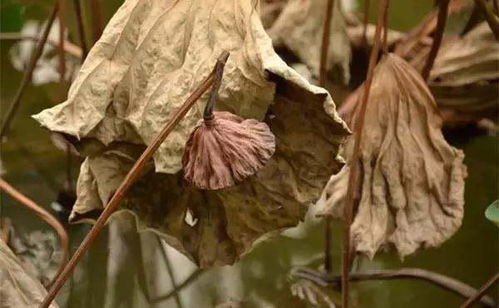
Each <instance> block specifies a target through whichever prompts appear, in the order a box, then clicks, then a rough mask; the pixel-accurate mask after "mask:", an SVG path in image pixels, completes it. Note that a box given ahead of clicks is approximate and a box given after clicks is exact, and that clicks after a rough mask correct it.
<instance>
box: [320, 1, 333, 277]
mask: <svg viewBox="0 0 499 308" xmlns="http://www.w3.org/2000/svg"><path fill="white" fill-rule="evenodd" d="M333 10H334V0H328V1H327V6H326V17H325V18H324V26H323V28H322V44H321V58H320V64H319V65H320V66H319V86H321V87H325V86H326V79H327V56H328V53H329V36H330V33H331V20H332V16H333ZM331 224H332V221H331V218H330V217H326V218H325V225H324V242H325V244H324V268H325V269H326V271H327V272H331V270H332V267H333V264H332V263H333V262H332V254H331V247H332V243H331V242H332V236H331V232H332V231H331Z"/></svg>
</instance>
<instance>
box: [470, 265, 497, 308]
mask: <svg viewBox="0 0 499 308" xmlns="http://www.w3.org/2000/svg"><path fill="white" fill-rule="evenodd" d="M498 280H499V272H497V273H496V274H495V275H494V276H492V278H490V279H489V281H487V282H486V283H485V284H484V285H483V286H482V287H481V288H480V290H478V291H477V292H475V294H474V295H473V296H470V297H469V298H468V300H467V301H466V302H464V303H463V304H462V305H461V308H469V307H471V306H472V305H473V304H475V303H476V302H478V301H480V300H481V299H482V297H483V296H484V295H485V293H486V292H487V290H488V289H490V288H491V287H492V286H493V285H494V284H495V283H496V282H497V281H498Z"/></svg>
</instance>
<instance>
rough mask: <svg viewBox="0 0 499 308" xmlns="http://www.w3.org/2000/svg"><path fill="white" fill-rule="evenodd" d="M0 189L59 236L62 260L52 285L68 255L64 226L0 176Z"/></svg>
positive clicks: (67, 241)
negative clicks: (30, 211) (33, 213)
mask: <svg viewBox="0 0 499 308" xmlns="http://www.w3.org/2000/svg"><path fill="white" fill-rule="evenodd" d="M0 190H1V191H4V192H5V193H6V194H8V195H9V196H11V197H12V198H13V199H14V200H16V201H18V202H19V203H21V204H22V205H24V206H26V207H27V208H28V209H30V210H32V211H33V212H35V214H36V215H37V216H38V217H40V218H41V219H43V220H44V221H45V222H46V223H47V224H49V225H50V226H51V227H52V228H53V229H54V230H55V232H56V233H57V235H58V236H59V242H60V244H61V250H62V261H61V264H60V265H59V269H58V270H57V273H56V275H55V277H54V278H53V280H52V281H51V282H50V284H49V286H50V285H52V284H53V283H54V281H55V280H56V279H57V277H58V276H59V275H60V274H61V272H62V270H63V268H64V265H66V262H67V260H68V257H69V237H68V233H67V232H66V229H64V226H63V225H62V224H61V223H60V222H59V221H58V220H57V219H56V218H55V217H54V216H52V215H51V214H50V213H49V212H47V211H46V210H45V209H44V208H42V207H41V206H39V205H38V204H36V203H35V202H34V201H33V200H31V199H29V198H28V197H26V196H25V195H23V194H22V193H21V192H19V191H18V190H16V189H15V188H14V187H12V186H11V185H10V184H9V183H7V182H6V181H5V180H4V179H2V178H0Z"/></svg>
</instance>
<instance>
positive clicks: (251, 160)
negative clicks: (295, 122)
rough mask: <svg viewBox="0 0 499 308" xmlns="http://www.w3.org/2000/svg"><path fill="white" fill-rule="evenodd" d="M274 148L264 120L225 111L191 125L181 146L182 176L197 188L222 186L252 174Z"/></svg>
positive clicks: (213, 188)
mask: <svg viewBox="0 0 499 308" xmlns="http://www.w3.org/2000/svg"><path fill="white" fill-rule="evenodd" d="M274 152H275V137H274V135H273V134H272V132H271V131H270V129H269V127H268V126H267V124H265V123H263V122H259V121H257V120H254V119H247V120H244V119H243V118H241V117H239V116H237V115H235V114H232V113H230V112H226V111H219V112H214V114H213V119H210V120H203V121H202V122H201V124H200V125H199V126H198V127H196V128H195V129H194V132H193V133H192V135H191V137H190V138H189V140H188V141H187V144H186V146H185V150H184V155H183V158H182V164H183V165H184V178H185V179H186V180H187V181H188V182H190V183H192V184H193V185H194V186H195V187H197V188H200V189H211V190H216V189H222V188H227V187H230V186H233V185H234V184H235V183H239V182H241V181H242V180H244V179H245V178H247V177H248V176H250V175H253V174H255V173H256V172H257V171H258V170H259V169H261V168H262V167H263V166H264V165H265V163H266V162H267V161H268V160H269V159H270V157H271V156H272V155H273V154H274Z"/></svg>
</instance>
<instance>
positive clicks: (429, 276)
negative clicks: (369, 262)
mask: <svg viewBox="0 0 499 308" xmlns="http://www.w3.org/2000/svg"><path fill="white" fill-rule="evenodd" d="M293 275H294V276H295V277H297V278H304V279H308V280H310V281H313V282H314V283H316V284H318V285H320V286H323V287H326V286H328V285H330V284H336V283H338V282H340V281H341V276H337V275H329V274H324V273H321V272H318V271H314V270H311V269H304V268H300V269H298V270H296V271H295V272H294V273H293ZM397 279H415V280H421V281H425V282H429V283H431V284H433V285H436V286H438V287H440V288H442V289H445V290H447V291H450V292H453V293H455V294H457V295H459V296H461V297H464V298H468V297H470V296H473V295H475V294H477V292H478V291H477V290H476V289H475V288H473V287H471V286H470V285H468V284H466V283H464V282H462V281H459V280H457V279H454V278H452V277H448V276H445V275H442V274H439V273H436V272H432V271H429V270H426V269H422V268H400V269H395V270H390V269H386V270H371V271H365V272H362V273H352V274H351V275H350V281H352V282H354V281H359V282H360V281H369V280H397ZM480 302H481V303H482V304H484V305H486V306H488V307H496V305H495V303H494V300H493V299H492V298H491V297H489V296H484V297H482V298H481V300H480Z"/></svg>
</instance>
